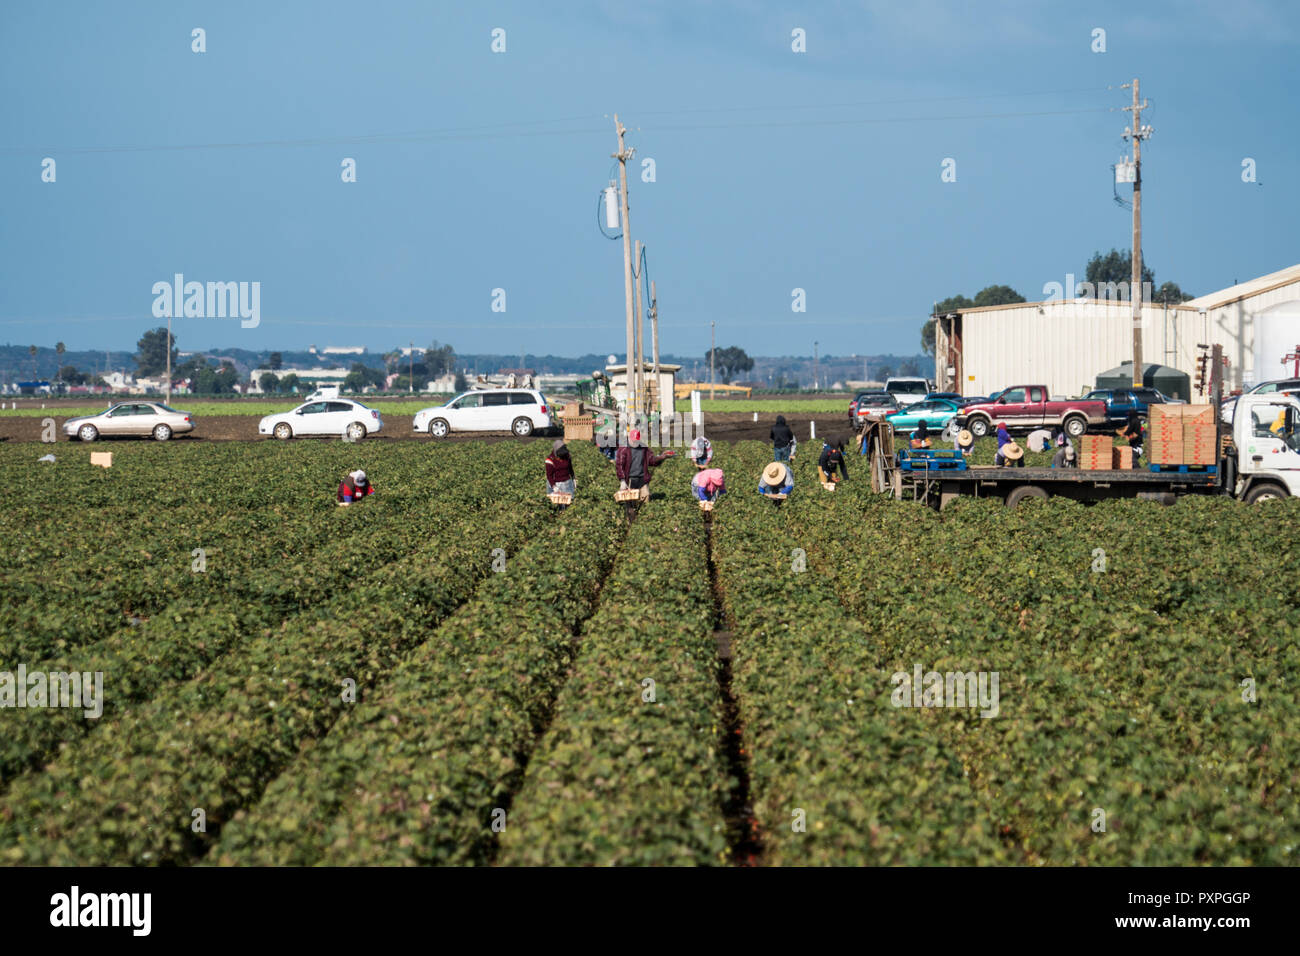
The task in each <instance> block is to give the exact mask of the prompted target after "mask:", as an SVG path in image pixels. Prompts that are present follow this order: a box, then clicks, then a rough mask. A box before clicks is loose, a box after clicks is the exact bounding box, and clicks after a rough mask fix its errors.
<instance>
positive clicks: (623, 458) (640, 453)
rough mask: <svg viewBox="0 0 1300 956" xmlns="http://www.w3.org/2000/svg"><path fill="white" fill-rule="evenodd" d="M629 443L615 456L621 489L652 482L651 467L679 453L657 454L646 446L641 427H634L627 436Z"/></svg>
mask: <svg viewBox="0 0 1300 956" xmlns="http://www.w3.org/2000/svg"><path fill="white" fill-rule="evenodd" d="M627 441H628V443H627V444H626V445H624V446H623V447H622V448H620V449H619V450H618V454H616V455H615V456H614V474H615V475H617V476H618V490H619V491H628V490H632V491H635V490H636V489H638V488H644V487H645V486H646V485H648V484H650V469H651V468H658V467H659V466H660V465H661V464H663V463H664V462H665V461H666V460H667V459H669V458H671V457H673V455H675V454H677V452H675V451H666V452H664V453H663V454H662V455H655V454H652V453H651V452H650V449H649V447H647V446H646V443H645V439H643V438H642V437H641V432H640V430H639V429H636V428H634V429H632V431H631V432H629V433H628V436H627Z"/></svg>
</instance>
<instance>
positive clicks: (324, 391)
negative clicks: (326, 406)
mask: <svg viewBox="0 0 1300 956" xmlns="http://www.w3.org/2000/svg"><path fill="white" fill-rule="evenodd" d="M338 397H339V387H338V386H337V385H322V386H321V387H320V388H318V389H316V391H314V392H312V393H311V394H310V395H308V396H307V397H306V398H304V399H303V401H304V402H322V401H324V400H325V399H328V398H338Z"/></svg>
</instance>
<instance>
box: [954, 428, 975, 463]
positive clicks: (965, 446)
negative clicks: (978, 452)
mask: <svg viewBox="0 0 1300 956" xmlns="http://www.w3.org/2000/svg"><path fill="white" fill-rule="evenodd" d="M954 447H955V448H956V449H957V450H958V451H959V452H961V454H962V457H963V458H967V457H969V456H970V453H971V452H972V451H974V450H975V436H974V435H972V434H971V432H970V429H969V428H963V429H962V430H961V431H959V432H958V433H957V441H956V442H954Z"/></svg>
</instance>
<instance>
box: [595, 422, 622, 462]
mask: <svg viewBox="0 0 1300 956" xmlns="http://www.w3.org/2000/svg"><path fill="white" fill-rule="evenodd" d="M592 441H594V442H595V443H596V447H597V448H599V449H600V453H601V454H602V455H604V456H605V457H606V458H608V459H609V460H610V461H613V460H614V455H615V454H616V453H617V452H618V432H617V431H616V429H615V428H614V426H613V425H608V424H607V425H605V426H603V427H602V428H601V429H600V431H598V432H596V435H595V437H594V438H592Z"/></svg>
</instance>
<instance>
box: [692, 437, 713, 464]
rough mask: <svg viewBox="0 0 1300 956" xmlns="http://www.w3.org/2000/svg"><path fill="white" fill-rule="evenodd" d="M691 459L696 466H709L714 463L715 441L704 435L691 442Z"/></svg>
mask: <svg viewBox="0 0 1300 956" xmlns="http://www.w3.org/2000/svg"><path fill="white" fill-rule="evenodd" d="M691 461H693V462H695V467H696V468H701V469H703V468H708V467H709V465H710V464H712V463H713V442H711V441H709V440H708V439H707V438H705V437H704V436H703V435H700V436H699V437H698V438H696V439H695V441H693V442H691Z"/></svg>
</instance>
